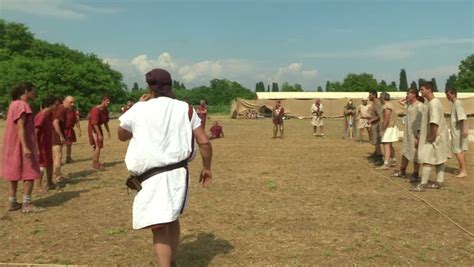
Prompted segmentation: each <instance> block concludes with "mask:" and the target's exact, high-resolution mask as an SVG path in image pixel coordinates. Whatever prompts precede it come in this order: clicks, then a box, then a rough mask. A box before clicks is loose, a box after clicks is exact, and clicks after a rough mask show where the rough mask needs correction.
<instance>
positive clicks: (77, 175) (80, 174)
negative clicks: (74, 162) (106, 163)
mask: <svg viewBox="0 0 474 267" xmlns="http://www.w3.org/2000/svg"><path fill="white" fill-rule="evenodd" d="M95 172H96V171H95V170H84V171H79V172H73V173H69V174H68V175H67V177H68V179H75V178H80V177H86V176H89V175H91V174H93V173H95Z"/></svg>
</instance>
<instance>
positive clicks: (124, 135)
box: [117, 126, 133, 142]
mask: <svg viewBox="0 0 474 267" xmlns="http://www.w3.org/2000/svg"><path fill="white" fill-rule="evenodd" d="M117 136H118V140H120V141H122V142H126V141H128V140H130V139H132V137H133V135H132V133H131V132H129V131H127V130H125V129H124V128H122V127H120V126H119V127H118V129H117Z"/></svg>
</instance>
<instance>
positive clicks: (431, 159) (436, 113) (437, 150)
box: [412, 82, 449, 192]
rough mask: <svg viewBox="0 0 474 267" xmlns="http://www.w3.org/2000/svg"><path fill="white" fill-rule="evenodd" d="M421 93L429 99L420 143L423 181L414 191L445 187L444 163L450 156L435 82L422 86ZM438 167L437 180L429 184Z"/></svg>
mask: <svg viewBox="0 0 474 267" xmlns="http://www.w3.org/2000/svg"><path fill="white" fill-rule="evenodd" d="M420 92H421V95H422V96H423V97H424V98H426V100H428V103H427V106H428V107H427V109H426V112H425V113H424V114H423V117H422V119H421V129H420V143H419V145H418V149H419V155H418V156H419V158H420V163H422V164H423V165H422V169H421V183H420V184H418V185H417V186H416V187H415V188H413V189H412V190H413V191H417V192H421V191H424V190H425V189H426V188H435V189H443V188H444V167H445V166H444V165H445V163H446V161H447V160H448V157H449V137H448V127H447V125H446V121H445V119H444V112H443V104H441V101H440V100H439V99H437V98H435V97H434V95H433V83H432V82H424V83H423V84H421V86H420ZM433 166H434V167H435V169H436V182H435V183H432V184H428V182H429V180H430V175H431V170H432V167H433Z"/></svg>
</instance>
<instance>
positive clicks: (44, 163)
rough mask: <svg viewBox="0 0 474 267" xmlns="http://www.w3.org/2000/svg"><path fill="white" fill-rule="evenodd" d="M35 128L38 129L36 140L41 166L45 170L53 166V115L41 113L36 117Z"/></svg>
mask: <svg viewBox="0 0 474 267" xmlns="http://www.w3.org/2000/svg"><path fill="white" fill-rule="evenodd" d="M35 128H36V129H37V132H36V140H37V142H38V149H39V165H40V167H45V168H47V167H51V166H53V144H52V137H51V135H52V131H53V120H52V114H51V113H50V114H45V113H44V112H42V111H41V112H39V113H38V115H36V117H35Z"/></svg>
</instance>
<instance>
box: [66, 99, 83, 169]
mask: <svg viewBox="0 0 474 267" xmlns="http://www.w3.org/2000/svg"><path fill="white" fill-rule="evenodd" d="M74 127H77V133H78V135H79V137H81V124H80V122H79V117H78V116H77V112H76V111H75V110H74V109H73V107H72V106H71V107H70V108H68V109H66V121H65V122H64V137H66V141H65V142H64V144H66V163H72V162H74V160H72V157H71V154H72V144H73V143H75V142H77V138H76V132H75V131H74Z"/></svg>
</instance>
